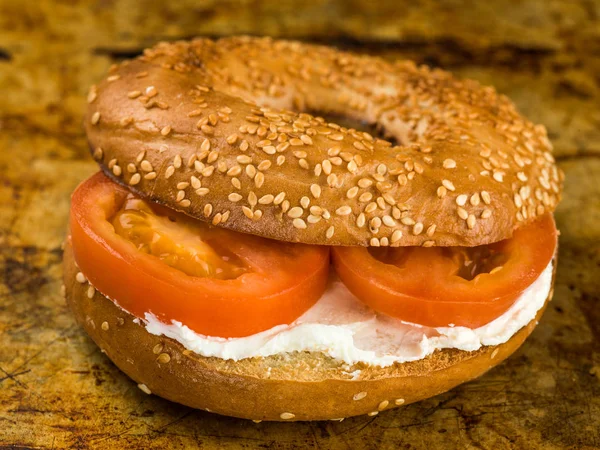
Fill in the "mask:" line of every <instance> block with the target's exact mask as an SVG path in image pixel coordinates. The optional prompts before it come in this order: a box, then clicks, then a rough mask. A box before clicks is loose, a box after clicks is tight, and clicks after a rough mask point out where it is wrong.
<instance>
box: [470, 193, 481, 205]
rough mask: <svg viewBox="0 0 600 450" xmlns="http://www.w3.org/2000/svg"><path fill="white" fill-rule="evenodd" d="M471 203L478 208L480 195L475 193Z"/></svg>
mask: <svg viewBox="0 0 600 450" xmlns="http://www.w3.org/2000/svg"><path fill="white" fill-rule="evenodd" d="M469 202H470V203H471V205H473V206H477V205H479V194H478V193H477V192H475V193H474V194H473V195H472V196H471V199H470V200H469Z"/></svg>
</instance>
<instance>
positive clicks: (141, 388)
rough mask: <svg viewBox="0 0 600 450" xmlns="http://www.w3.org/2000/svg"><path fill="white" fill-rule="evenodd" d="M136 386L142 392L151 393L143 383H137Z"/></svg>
mask: <svg viewBox="0 0 600 450" xmlns="http://www.w3.org/2000/svg"><path fill="white" fill-rule="evenodd" d="M137 387H138V388H139V390H140V391H142V392H143V393H144V394H148V395H150V394H152V392H151V391H150V389H148V386H146V385H145V384H143V383H140V384H138V385H137Z"/></svg>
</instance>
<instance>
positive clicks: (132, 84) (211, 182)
mask: <svg viewBox="0 0 600 450" xmlns="http://www.w3.org/2000/svg"><path fill="white" fill-rule="evenodd" d="M88 102H89V107H88V110H87V116H86V119H85V127H86V131H87V135H88V138H89V142H90V147H91V151H92V154H93V156H94V158H95V159H96V160H97V161H98V162H99V163H100V165H101V167H102V169H103V170H104V172H106V173H107V174H108V175H110V176H111V177H112V178H113V179H114V180H115V181H117V182H119V183H121V184H124V185H127V186H128V187H129V189H130V190H132V191H134V192H136V193H138V194H139V195H142V196H144V197H147V198H149V199H151V200H152V201H155V202H158V203H161V204H164V205H167V206H169V207H171V208H173V209H176V210H179V211H183V212H185V213H186V214H188V215H191V216H193V217H196V218H198V219H202V220H206V221H210V222H212V223H213V224H215V225H218V226H222V227H225V228H229V229H232V230H235V231H239V232H244V233H252V234H257V235H260V236H264V237H267V238H272V239H277V240H283V241H293V242H304V243H313V244H329V245H361V246H365V245H370V246H385V245H394V246H405V245H423V246H434V245H439V246H474V245H482V244H488V243H492V242H496V241H499V240H502V239H505V238H508V237H510V236H511V235H512V233H513V231H514V229H516V228H517V227H519V226H521V225H523V224H525V223H527V222H530V221H532V220H533V219H534V218H535V217H536V216H539V215H541V214H543V213H545V212H548V211H553V210H554V208H555V206H556V204H557V202H558V200H559V197H560V192H561V187H562V186H561V184H562V175H561V174H560V172H559V170H558V169H557V167H556V165H555V163H554V158H553V157H552V154H551V145H550V142H549V141H548V139H547V136H546V131H545V129H544V127H543V126H541V125H534V124H532V123H531V122H529V121H528V120H526V119H524V118H523V117H522V116H520V115H519V114H518V112H517V111H516V109H515V107H514V105H513V104H512V103H511V102H510V101H509V100H508V99H507V98H506V97H504V96H501V95H498V94H496V92H495V91H494V90H493V89H492V88H488V87H481V86H480V85H479V84H477V83H476V82H474V81H469V80H466V81H457V80H455V79H454V78H452V76H451V75H450V74H448V73H447V72H443V71H440V70H430V69H428V68H426V67H417V66H415V65H414V64H413V63H411V62H406V61H400V62H397V63H389V62H386V61H384V60H382V59H379V58H375V57H367V56H357V55H354V54H350V53H345V52H340V51H337V50H334V49H332V48H328V47H323V46H316V45H307V44H302V43H298V42H289V41H276V40H271V39H268V38H262V39H258V38H250V37H237V38H226V39H220V40H217V41H212V40H208V39H197V40H193V41H189V42H176V43H168V44H167V43H161V44H158V45H157V46H156V47H154V48H152V49H149V50H146V51H145V52H144V54H143V55H142V56H140V57H138V58H136V59H134V60H131V61H125V62H123V63H122V64H120V65H118V66H114V67H113V68H111V70H110V73H109V75H108V77H107V78H106V79H105V80H104V81H102V82H101V83H100V84H99V85H97V86H94V87H92V89H91V90H90V93H89V96H88ZM292 111H317V112H323V114H325V113H328V114H337V115H342V116H345V117H349V118H352V119H355V120H360V121H362V122H365V123H367V124H372V125H375V126H377V127H378V128H379V129H381V130H382V132H383V133H384V135H385V136H386V137H389V138H390V139H391V141H388V140H384V139H378V138H374V137H373V136H371V135H370V134H368V133H366V132H362V131H357V130H355V129H348V128H344V127H341V126H339V125H337V124H335V123H327V122H326V121H325V120H324V119H323V118H321V117H317V116H315V115H312V114H309V113H308V112H292ZM392 141H394V142H395V143H397V145H394V144H393V143H392Z"/></svg>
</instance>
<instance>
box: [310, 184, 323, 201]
mask: <svg viewBox="0 0 600 450" xmlns="http://www.w3.org/2000/svg"><path fill="white" fill-rule="evenodd" d="M310 192H311V194H312V195H313V197H314V198H319V197H320V196H321V186H319V185H318V184H311V185H310Z"/></svg>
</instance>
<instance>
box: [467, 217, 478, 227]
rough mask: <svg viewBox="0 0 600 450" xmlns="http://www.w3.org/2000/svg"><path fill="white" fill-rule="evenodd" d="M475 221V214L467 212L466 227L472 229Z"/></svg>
mask: <svg viewBox="0 0 600 450" xmlns="http://www.w3.org/2000/svg"><path fill="white" fill-rule="evenodd" d="M476 221H477V219H475V216H474V215H473V214H469V217H467V227H469V230H472V229H473V228H474V227H475V222H476Z"/></svg>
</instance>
